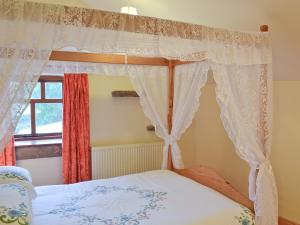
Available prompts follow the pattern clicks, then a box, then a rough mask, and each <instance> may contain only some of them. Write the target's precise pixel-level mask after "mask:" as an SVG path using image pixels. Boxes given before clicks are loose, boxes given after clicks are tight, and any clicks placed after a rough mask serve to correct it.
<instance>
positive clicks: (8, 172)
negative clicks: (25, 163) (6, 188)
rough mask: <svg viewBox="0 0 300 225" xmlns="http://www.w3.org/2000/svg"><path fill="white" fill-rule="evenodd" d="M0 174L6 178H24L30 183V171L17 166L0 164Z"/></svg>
mask: <svg viewBox="0 0 300 225" xmlns="http://www.w3.org/2000/svg"><path fill="white" fill-rule="evenodd" d="M0 175H1V176H2V177H3V176H6V177H7V178H15V179H19V180H26V181H28V182H30V183H32V178H31V175H30V172H29V171H28V170H26V169H24V168H22V167H18V166H0Z"/></svg>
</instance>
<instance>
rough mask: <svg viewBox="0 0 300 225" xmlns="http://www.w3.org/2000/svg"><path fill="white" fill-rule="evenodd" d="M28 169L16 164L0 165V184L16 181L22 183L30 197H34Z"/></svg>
mask: <svg viewBox="0 0 300 225" xmlns="http://www.w3.org/2000/svg"><path fill="white" fill-rule="evenodd" d="M31 181H32V179H31V175H30V173H29V171H28V170H26V169H24V168H21V167H16V166H0V184H9V183H18V184H20V185H23V186H24V188H26V190H27V191H28V193H29V196H30V197H31V199H34V198H35V197H36V191H35V189H34V187H33V185H32V183H31Z"/></svg>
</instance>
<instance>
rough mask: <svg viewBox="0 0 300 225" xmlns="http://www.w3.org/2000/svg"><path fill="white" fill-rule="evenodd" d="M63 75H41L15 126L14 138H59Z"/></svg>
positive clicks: (60, 131)
mask: <svg viewBox="0 0 300 225" xmlns="http://www.w3.org/2000/svg"><path fill="white" fill-rule="evenodd" d="M62 103H63V77H60V76H41V77H40V79H39V82H38V83H37V85H36V87H35V88H34V90H33V93H32V96H31V100H30V104H29V105H28V107H27V108H26V110H25V111H24V113H23V115H22V116H21V118H20V120H19V123H18V125H17V127H16V131H15V138H16V140H30V139H31V140H35V139H47V138H61V133H62V115H63V104H62Z"/></svg>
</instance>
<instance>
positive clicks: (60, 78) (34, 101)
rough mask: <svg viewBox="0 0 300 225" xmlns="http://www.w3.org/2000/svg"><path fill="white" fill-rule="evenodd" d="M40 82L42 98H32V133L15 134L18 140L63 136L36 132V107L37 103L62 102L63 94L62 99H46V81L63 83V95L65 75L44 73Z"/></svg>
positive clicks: (58, 137)
mask: <svg viewBox="0 0 300 225" xmlns="http://www.w3.org/2000/svg"><path fill="white" fill-rule="evenodd" d="M38 82H39V83H40V85H41V98H40V99H31V100H30V103H29V105H30V116H31V134H15V135H14V138H15V140H16V141H27V140H28V141H30V140H43V139H60V138H62V133H61V132H58V133H43V134H37V133H36V115H35V107H36V104H37V103H62V104H63V96H62V98H61V99H46V83H51V82H52V83H61V84H62V95H63V88H64V82H63V76H52V75H42V76H40V78H39V80H38Z"/></svg>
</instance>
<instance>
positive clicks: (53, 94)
mask: <svg viewBox="0 0 300 225" xmlns="http://www.w3.org/2000/svg"><path fill="white" fill-rule="evenodd" d="M45 91H46V98H50V99H53V98H56V99H61V98H62V83H61V82H46V83H45Z"/></svg>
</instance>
